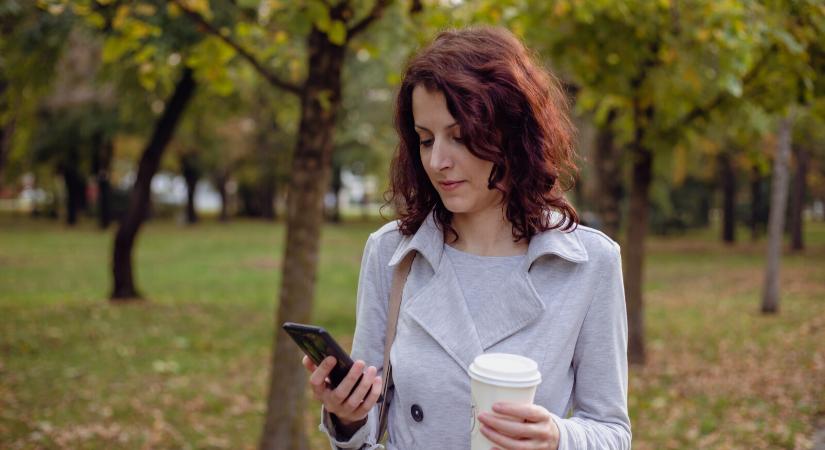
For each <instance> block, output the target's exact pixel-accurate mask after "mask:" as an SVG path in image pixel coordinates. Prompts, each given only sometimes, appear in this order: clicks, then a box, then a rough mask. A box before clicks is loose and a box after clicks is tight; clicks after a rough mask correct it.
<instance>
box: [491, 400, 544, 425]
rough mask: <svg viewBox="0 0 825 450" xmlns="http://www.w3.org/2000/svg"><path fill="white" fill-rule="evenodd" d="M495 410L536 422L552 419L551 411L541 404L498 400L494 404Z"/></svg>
mask: <svg viewBox="0 0 825 450" xmlns="http://www.w3.org/2000/svg"><path fill="white" fill-rule="evenodd" d="M493 412H495V413H498V414H501V415H505V416H512V417H514V418H516V419H520V420H526V421H528V422H534V423H536V422H546V421H548V420H550V413H549V412H548V411H547V410H546V409H544V408H543V407H541V406H539V405H531V404H528V405H522V404H518V403H508V402H496V403H494V404H493Z"/></svg>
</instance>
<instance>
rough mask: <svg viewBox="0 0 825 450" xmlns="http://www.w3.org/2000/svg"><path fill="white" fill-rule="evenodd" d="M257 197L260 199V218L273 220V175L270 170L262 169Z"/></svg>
mask: <svg viewBox="0 0 825 450" xmlns="http://www.w3.org/2000/svg"><path fill="white" fill-rule="evenodd" d="M258 195H259V196H260V198H261V216H263V218H264V219H267V220H275V174H274V173H273V172H272V170H270V169H264V176H263V178H262V179H261V184H260V186H259V193H258Z"/></svg>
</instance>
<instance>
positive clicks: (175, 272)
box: [0, 217, 825, 449]
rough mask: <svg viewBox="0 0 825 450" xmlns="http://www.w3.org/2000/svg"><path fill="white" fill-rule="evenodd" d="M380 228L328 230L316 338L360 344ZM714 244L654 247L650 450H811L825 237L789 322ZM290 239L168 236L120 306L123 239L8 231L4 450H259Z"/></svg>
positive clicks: (155, 229) (791, 289) (158, 227)
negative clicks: (359, 299) (368, 262)
mask: <svg viewBox="0 0 825 450" xmlns="http://www.w3.org/2000/svg"><path fill="white" fill-rule="evenodd" d="M378 226H379V223H377V222H375V223H357V224H347V225H342V226H328V227H326V228H325V230H324V236H323V242H322V254H321V271H320V274H319V280H318V281H319V285H318V295H317V299H318V301H317V302H316V304H315V319H314V321H315V322H317V323H319V324H322V325H324V326H326V327H328V328H329V329H331V330H332V332H333V333H334V334H336V335H337V336H338V337H339V338H340V339H341V341H343V342H344V343H349V341H350V337H351V333H352V327H353V320H354V297H355V286H356V282H357V275H358V264H359V262H360V257H361V250H362V248H363V244H364V241H365V239H366V237H367V235H368V234H369V232H370V231H372V230H374V229H375V228H377V227H378ZM715 234H716V233H715V231H711V230H708V231H701V232H696V233H692V234H690V235H687V236H684V237H678V238H668V239H667V240H663V239H653V240H652V241H651V243H650V245H649V247H648V249H649V255H650V257H649V258H648V265H647V270H646V276H647V279H646V292H647V297H646V302H647V307H648V309H647V315H646V318H647V323H646V329H647V333H648V353H649V354H648V356H649V362H648V364H647V366H646V367H645V368H643V369H638V368H634V369H632V371H631V387H630V405H631V419H632V420H633V431H634V448H638V449H659V448H808V447H809V445H810V442H809V441H808V440H809V439H810V436H811V433H812V421H813V419H814V417H815V416H816V415H817V414H819V415H822V414H825V399H824V398H823V386H825V348H823V345H822V344H821V343H822V342H825V281H823V280H825V225H823V224H811V225H810V226H809V227H808V233H807V238H808V242H809V248H808V250H806V252H805V253H804V254H801V255H788V256H787V257H786V258H785V260H784V261H783V266H782V286H783V293H784V295H783V298H782V304H781V313H780V314H779V315H778V316H775V317H763V316H761V315H760V314H759V313H758V303H759V294H760V292H761V286H762V276H763V273H762V270H763V268H762V266H763V258H764V256H763V255H764V243H763V242H761V243H756V244H752V243H749V242H748V243H740V244H738V245H736V246H733V247H723V246H721V245H720V244H718V243H717V242H716V239H715ZM740 236H741V237H743V238H744V237H745V236H746V234H745V233H744V232H743V233H740ZM283 237H284V234H283V226H282V225H281V224H271V223H263V222H252V221H234V222H232V223H230V224H218V223H214V222H208V221H207V222H204V223H201V224H199V225H197V226H195V227H192V228H187V227H182V226H178V225H176V224H173V223H171V222H159V223H151V224H149V225H148V226H146V227H145V229H144V230H143V231H142V232H141V234H140V237H139V240H138V245H137V252H136V263H137V273H136V277H137V284H138V286H139V288H140V289H141V290H142V292H143V293H144V294H145V296H146V297H147V298H148V299H149V300H150V301H148V302H145V303H142V304H135V305H127V306H111V305H109V304H108V303H107V302H106V300H105V299H106V296H107V293H108V290H109V289H110V279H109V264H108V262H109V259H110V247H111V242H112V232H111V231H109V232H100V231H98V230H96V229H95V228H94V226H93V224H92V223H91V222H89V223H83V224H81V226H79V227H78V228H76V229H69V228H66V227H65V226H62V225H59V224H55V223H53V222H47V221H36V220H29V219H21V218H9V217H0V318H2V319H0V448H2V449H18V448H26V449H35V448H38V449H39V448H72V449H85V448H96V449H102V448H106V449H110V448H129V449H131V448H175V449H179V448H198V449H201V448H232V449H237V448H254V447H255V445H256V442H257V438H258V435H259V432H260V427H261V422H262V414H263V412H264V410H263V408H264V397H265V394H266V382H267V379H266V378H267V370H268V363H269V361H268V358H269V350H270V347H271V338H272V330H273V315H274V307H275V301H276V298H277V295H276V294H277V288H278V284H279V277H280V265H281V260H280V258H281V250H282V246H283ZM310 409H311V414H312V416H309V415H308V417H307V427H308V429H309V430H310V431H311V433H312V438H313V442H314V443H315V445H316V446H317V447H318V448H323V445H324V440H323V438H322V436H320V435H319V433H318V432H317V430H316V427H315V423H316V418H315V417H314V414H315V413H316V412H317V407H316V406H315V405H312V406H311V407H310Z"/></svg>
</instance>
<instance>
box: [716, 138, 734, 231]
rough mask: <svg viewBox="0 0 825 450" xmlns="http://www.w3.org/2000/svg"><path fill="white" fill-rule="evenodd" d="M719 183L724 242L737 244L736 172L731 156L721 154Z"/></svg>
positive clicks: (724, 153) (725, 153)
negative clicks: (720, 187) (720, 186)
mask: <svg viewBox="0 0 825 450" xmlns="http://www.w3.org/2000/svg"><path fill="white" fill-rule="evenodd" d="M718 162H719V182H720V183H721V185H722V242H724V243H726V244H733V243H734V242H736V172H735V171H734V169H733V162H732V161H731V156H730V154H729V153H727V152H722V153H720V154H719V161H718Z"/></svg>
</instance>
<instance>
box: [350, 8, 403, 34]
mask: <svg viewBox="0 0 825 450" xmlns="http://www.w3.org/2000/svg"><path fill="white" fill-rule="evenodd" d="M390 3H392V0H375V4H374V5H373V6H372V9H371V10H370V12H369V14H367V15H366V17H364V18H362V19H361V20H359V21H358V22H356V23H355V25H353V26H352V27H350V28H349V29H348V30H347V40H350V39H352V38H353V37H354V36H355V35H356V34H358V33H360V32H362V31H364V30H366V29H367V27H368V26H370V24H371V23H372V22H374V21H375V20H376V19H379V18H380V17H381V15H382V14H384V10H385V9H386V8H387V6H389V4H390Z"/></svg>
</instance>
